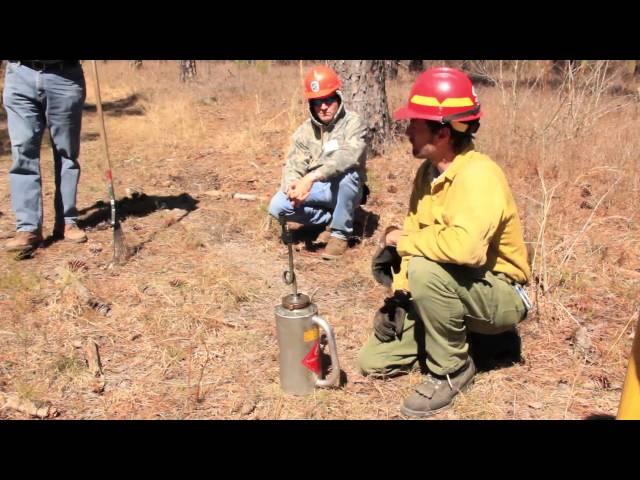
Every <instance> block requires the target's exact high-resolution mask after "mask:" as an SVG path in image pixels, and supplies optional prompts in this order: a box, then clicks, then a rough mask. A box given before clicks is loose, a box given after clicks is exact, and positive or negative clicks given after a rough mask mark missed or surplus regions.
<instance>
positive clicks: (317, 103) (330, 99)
mask: <svg viewBox="0 0 640 480" xmlns="http://www.w3.org/2000/svg"><path fill="white" fill-rule="evenodd" d="M336 101H338V95H331V96H330V97H324V98H314V99H312V100H311V105H313V106H314V107H319V106H321V105H322V104H323V103H324V104H327V105H331V104H332V103H333V102H336Z"/></svg>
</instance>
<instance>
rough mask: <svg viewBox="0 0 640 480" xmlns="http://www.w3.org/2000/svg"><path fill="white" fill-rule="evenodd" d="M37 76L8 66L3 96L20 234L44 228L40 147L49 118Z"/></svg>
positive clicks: (12, 187) (12, 203)
mask: <svg viewBox="0 0 640 480" xmlns="http://www.w3.org/2000/svg"><path fill="white" fill-rule="evenodd" d="M31 72H32V73H31ZM35 74H36V72H35V71H28V69H27V68H26V67H23V68H20V67H19V66H17V65H15V64H13V63H9V64H7V67H6V72H5V82H4V92H3V101H4V108H5V110H6V112H7V124H8V129H9V137H10V138H11V159H12V165H11V168H10V169H9V183H10V186H11V207H12V209H13V211H14V213H15V216H16V227H17V230H18V231H30V232H32V231H35V230H37V229H40V228H41V227H42V179H41V177H40V144H41V141H42V133H43V131H44V127H45V116H44V111H43V109H42V107H41V102H42V97H41V96H40V95H39V93H38V91H37V88H36V75H35Z"/></svg>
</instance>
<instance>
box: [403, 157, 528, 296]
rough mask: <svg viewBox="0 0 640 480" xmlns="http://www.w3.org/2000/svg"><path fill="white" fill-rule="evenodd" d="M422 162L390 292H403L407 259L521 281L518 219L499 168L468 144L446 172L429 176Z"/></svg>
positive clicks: (523, 263)
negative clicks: (417, 259) (399, 260)
mask: <svg viewBox="0 0 640 480" xmlns="http://www.w3.org/2000/svg"><path fill="white" fill-rule="evenodd" d="M433 170H434V169H433V167H432V166H431V164H430V162H429V161H428V160H427V161H425V162H424V163H423V164H422V165H421V167H420V168H419V170H418V173H417V174H416V178H415V180H414V185H413V191H412V193H411V200H410V202H409V214H408V215H407V217H406V218H405V221H404V225H403V230H404V232H405V235H402V236H401V237H400V240H399V241H398V245H397V249H398V253H399V254H400V256H401V257H402V265H401V269H400V271H399V272H398V273H397V274H395V275H394V277H393V286H392V287H393V289H394V290H409V282H408V279H407V267H408V264H409V259H410V258H411V257H412V256H422V257H426V258H429V259H431V260H433V261H436V262H440V263H454V264H458V265H466V266H470V267H476V268H481V267H482V268H486V269H488V270H491V271H492V272H494V273H497V272H502V273H504V274H506V275H508V276H509V277H510V278H511V279H513V280H515V281H517V282H519V283H527V282H528V281H529V277H530V275H531V270H530V269H529V265H528V263H527V250H526V247H525V244H524V239H523V236H522V227H521V225H520V218H519V217H518V212H517V210H516V204H515V202H514V200H513V195H512V194H511V190H510V188H509V185H508V183H507V180H506V178H505V176H504V172H503V171H502V169H501V168H500V167H499V166H498V165H497V164H496V163H495V162H494V161H493V160H491V159H490V158H489V157H488V156H486V155H484V154H482V153H478V152H476V151H475V150H474V149H473V145H471V146H470V147H469V148H468V149H467V150H466V151H464V152H463V153H462V154H460V155H458V156H456V157H455V158H454V160H453V162H452V163H451V165H450V166H449V168H448V169H447V170H445V171H444V172H443V173H442V174H441V175H440V176H439V177H438V178H436V179H434V180H433V181H431V179H432V178H433Z"/></svg>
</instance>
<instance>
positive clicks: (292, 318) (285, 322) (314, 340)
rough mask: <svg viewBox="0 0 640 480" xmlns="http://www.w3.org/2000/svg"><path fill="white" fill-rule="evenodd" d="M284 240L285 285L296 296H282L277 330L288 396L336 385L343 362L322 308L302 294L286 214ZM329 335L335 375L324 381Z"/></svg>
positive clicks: (282, 372)
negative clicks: (323, 347) (323, 342)
mask: <svg viewBox="0 0 640 480" xmlns="http://www.w3.org/2000/svg"><path fill="white" fill-rule="evenodd" d="M278 220H279V222H280V225H281V226H282V240H283V242H284V243H285V244H286V245H287V248H288V250H289V268H288V270H285V271H284V273H283V278H284V283H285V284H287V285H291V287H292V293H290V294H289V295H285V296H284V297H282V303H281V304H280V305H277V306H276V312H275V313H276V329H277V335H278V346H279V348H280V357H279V359H280V388H282V390H283V391H284V392H286V393H291V394H294V395H306V394H309V393H311V392H312V391H313V389H314V388H315V387H329V386H333V385H336V384H337V383H338V380H339V377H340V363H339V361H338V351H337V349H336V340H335V335H334V333H333V329H332V328H331V326H330V325H329V324H328V323H327V322H326V321H325V320H324V319H323V318H322V317H320V316H319V315H318V307H317V306H316V304H315V303H312V302H311V299H310V298H309V297H308V296H307V295H305V294H304V293H298V284H297V282H296V274H295V272H294V270H293V246H292V243H293V241H292V240H293V239H292V235H291V231H290V230H289V227H288V226H287V224H286V221H285V219H284V215H280V217H279V219H278ZM318 327H320V328H322V330H324V331H325V333H326V335H327V344H328V346H329V355H330V357H331V367H332V368H331V373H330V374H329V375H328V376H327V377H326V378H324V379H322V365H321V363H320V344H319V341H320V334H319V329H318Z"/></svg>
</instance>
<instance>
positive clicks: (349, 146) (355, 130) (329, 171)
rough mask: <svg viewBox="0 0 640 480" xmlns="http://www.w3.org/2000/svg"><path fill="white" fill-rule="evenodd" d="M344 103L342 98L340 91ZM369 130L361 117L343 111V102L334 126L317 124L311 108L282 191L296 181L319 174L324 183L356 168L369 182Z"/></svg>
mask: <svg viewBox="0 0 640 480" xmlns="http://www.w3.org/2000/svg"><path fill="white" fill-rule="evenodd" d="M338 95H340V98H341V99H342V95H341V94H340V92H339V91H338ZM366 133H367V128H366V126H365V124H364V122H363V121H362V120H361V119H360V116H359V115H358V114H357V113H355V112H351V111H347V110H345V108H344V102H342V101H341V102H340V107H339V108H338V111H337V113H336V116H335V117H334V118H333V120H332V121H331V123H329V124H328V125H325V124H323V123H321V122H320V121H318V120H317V119H316V118H315V116H314V115H313V113H312V111H311V106H309V119H307V120H306V121H305V122H304V123H303V124H302V125H300V127H298V129H297V130H296V131H295V133H294V134H293V141H292V144H291V147H290V148H289V152H288V153H287V160H286V163H285V166H284V169H283V172H282V183H281V185H280V188H281V189H282V191H283V192H286V190H287V187H288V186H289V184H290V183H291V182H292V181H293V180H297V179H299V178H302V177H303V176H305V175H306V174H307V173H309V172H311V171H313V170H317V171H318V172H319V173H320V175H321V177H320V178H321V180H328V179H330V178H331V177H333V176H335V175H339V174H341V173H343V172H345V171H347V170H350V169H353V168H357V169H358V170H359V172H360V175H361V178H362V181H363V182H364V181H365V180H366V178H365V175H366V144H365V135H366Z"/></svg>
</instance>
